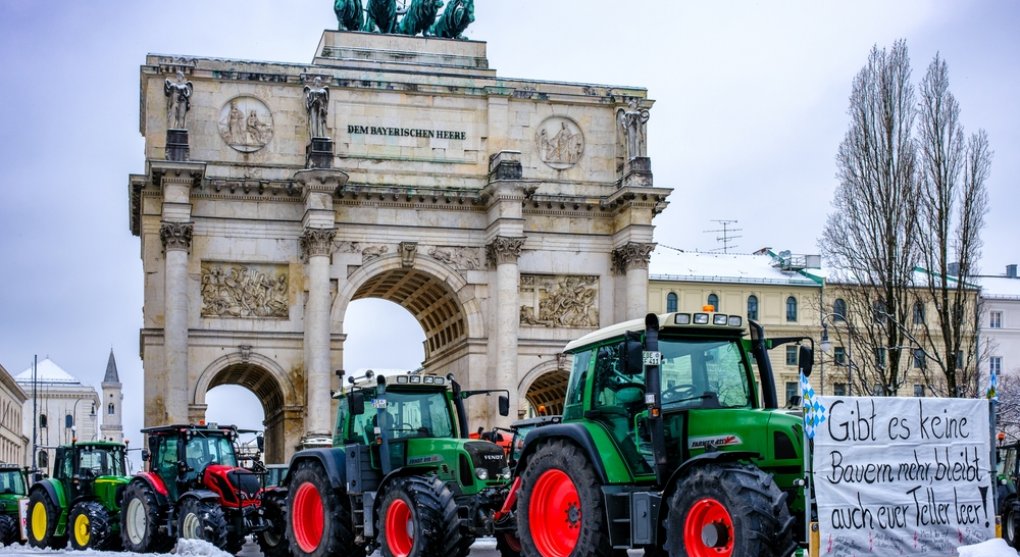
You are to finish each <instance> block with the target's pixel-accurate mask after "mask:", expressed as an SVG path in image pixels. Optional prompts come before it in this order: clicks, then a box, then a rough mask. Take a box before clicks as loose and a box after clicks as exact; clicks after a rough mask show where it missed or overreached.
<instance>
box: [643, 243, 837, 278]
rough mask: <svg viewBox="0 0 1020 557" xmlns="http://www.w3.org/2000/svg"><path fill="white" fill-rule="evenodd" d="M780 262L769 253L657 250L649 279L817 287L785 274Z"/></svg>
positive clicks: (800, 275)
mask: <svg viewBox="0 0 1020 557" xmlns="http://www.w3.org/2000/svg"><path fill="white" fill-rule="evenodd" d="M777 263H778V261H777V259H776V258H775V257H773V256H771V255H768V254H761V255H758V254H755V255H748V254H732V253H727V254H723V253H703V252H682V251H678V250H675V249H671V248H664V247H658V248H656V249H655V251H653V252H652V258H651V261H650V262H649V264H648V278H649V279H651V280H682V281H689V282H733V283H747V284H787V285H795V286H818V284H819V283H818V282H817V281H815V280H812V279H811V277H809V276H806V275H805V274H804V273H801V272H798V271H785V270H783V269H781V268H780V266H779V265H778V264H777ZM812 271H813V272H818V271H819V270H818V269H813V270H812Z"/></svg>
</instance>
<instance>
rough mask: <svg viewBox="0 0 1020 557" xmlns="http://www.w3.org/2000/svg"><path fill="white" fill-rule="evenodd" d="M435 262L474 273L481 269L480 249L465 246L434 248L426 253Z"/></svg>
mask: <svg viewBox="0 0 1020 557" xmlns="http://www.w3.org/2000/svg"><path fill="white" fill-rule="evenodd" d="M428 254H429V256H431V257H432V258H433V259H435V260H436V261H439V262H441V263H445V264H447V265H449V266H451V267H453V268H454V269H461V270H465V271H474V270H477V269H481V268H482V260H483V259H482V249H481V248H469V247H465V246H436V247H434V248H432V249H430V250H429V251H428Z"/></svg>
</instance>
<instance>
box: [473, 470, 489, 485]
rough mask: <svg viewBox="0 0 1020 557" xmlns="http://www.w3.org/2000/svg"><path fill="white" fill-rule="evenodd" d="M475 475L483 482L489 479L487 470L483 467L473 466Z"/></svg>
mask: <svg viewBox="0 0 1020 557" xmlns="http://www.w3.org/2000/svg"><path fill="white" fill-rule="evenodd" d="M475 476H476V477H477V478H478V479H479V480H482V481H483V482H484V481H485V480H487V479H489V471H488V470H486V469H485V468H475Z"/></svg>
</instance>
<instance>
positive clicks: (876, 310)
mask: <svg viewBox="0 0 1020 557" xmlns="http://www.w3.org/2000/svg"><path fill="white" fill-rule="evenodd" d="M886 315H888V313H887V312H886V311H885V304H884V303H882V302H881V301H876V302H875V303H873V304H871V317H872V320H873V321H874V322H875V323H885V317H886Z"/></svg>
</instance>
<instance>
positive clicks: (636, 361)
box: [623, 338, 645, 375]
mask: <svg viewBox="0 0 1020 557" xmlns="http://www.w3.org/2000/svg"><path fill="white" fill-rule="evenodd" d="M644 349H645V347H644V345H643V344H641V341H640V340H637V339H632V338H628V339H627V340H626V342H624V348H623V350H624V355H623V372H624V373H626V374H627V375H637V374H639V373H641V372H642V371H643V370H644V357H643V352H644Z"/></svg>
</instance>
